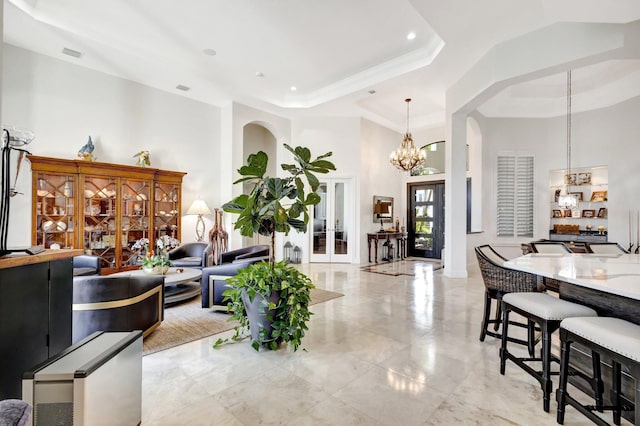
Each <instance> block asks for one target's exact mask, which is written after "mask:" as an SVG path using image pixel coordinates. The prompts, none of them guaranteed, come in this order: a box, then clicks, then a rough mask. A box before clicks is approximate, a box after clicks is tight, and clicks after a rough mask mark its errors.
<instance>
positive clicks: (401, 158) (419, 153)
mask: <svg viewBox="0 0 640 426" xmlns="http://www.w3.org/2000/svg"><path fill="white" fill-rule="evenodd" d="M404 101H405V102H406V103H407V133H405V134H404V138H403V139H402V146H401V147H400V148H398V149H396V150H395V151H393V152H392V153H391V154H390V155H389V162H391V164H393V165H394V166H396V167H397V168H398V170H401V171H405V172H409V171H411V170H413V169H414V168H415V167H417V166H419V165H421V164H422V163H424V162H425V160H426V159H427V154H426V153H425V152H424V150H422V149H418V148H416V147H415V145H414V144H413V138H412V137H411V133H409V102H411V99H405V100H404Z"/></svg>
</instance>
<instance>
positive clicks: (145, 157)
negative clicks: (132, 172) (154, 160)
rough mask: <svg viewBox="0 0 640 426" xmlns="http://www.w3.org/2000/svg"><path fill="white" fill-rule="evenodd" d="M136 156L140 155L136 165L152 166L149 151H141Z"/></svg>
mask: <svg viewBox="0 0 640 426" xmlns="http://www.w3.org/2000/svg"><path fill="white" fill-rule="evenodd" d="M134 157H138V161H136V166H141V167H149V166H151V160H150V159H149V151H140V152H139V153H137V154H136V155H134Z"/></svg>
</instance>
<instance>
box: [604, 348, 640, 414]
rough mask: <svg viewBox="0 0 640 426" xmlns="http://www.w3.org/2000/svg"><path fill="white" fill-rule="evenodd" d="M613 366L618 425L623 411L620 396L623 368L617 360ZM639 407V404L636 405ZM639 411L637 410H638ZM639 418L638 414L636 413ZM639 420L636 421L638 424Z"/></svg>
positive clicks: (614, 404) (615, 410) (614, 402)
mask: <svg viewBox="0 0 640 426" xmlns="http://www.w3.org/2000/svg"><path fill="white" fill-rule="evenodd" d="M611 366H612V367H613V368H612V370H613V373H612V375H613V383H612V385H613V386H612V387H613V407H614V408H613V423H614V424H616V425H619V424H620V413H621V411H622V401H621V398H620V394H621V393H622V369H621V366H620V363H619V362H617V361H613V362H612V363H611ZM636 398H637V395H636ZM636 409H637V406H636ZM636 413H637V412H636ZM636 418H637V414H636ZM637 423H638V422H636V424H637Z"/></svg>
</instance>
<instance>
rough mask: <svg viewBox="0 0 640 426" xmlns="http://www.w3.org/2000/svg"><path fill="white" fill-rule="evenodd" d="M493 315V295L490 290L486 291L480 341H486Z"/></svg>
mask: <svg viewBox="0 0 640 426" xmlns="http://www.w3.org/2000/svg"><path fill="white" fill-rule="evenodd" d="M490 315H491V297H490V296H489V293H488V292H486V291H485V292H484V317H483V318H482V330H480V341H481V342H484V338H485V337H486V335H487V328H489V316H490Z"/></svg>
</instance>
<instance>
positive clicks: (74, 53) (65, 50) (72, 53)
mask: <svg viewBox="0 0 640 426" xmlns="http://www.w3.org/2000/svg"><path fill="white" fill-rule="evenodd" d="M62 53H64V54H65V55H69V56H73V57H74V58H81V57H82V55H83V53H82V52H78V51H77V50H73V49H68V48H66V47H65V48H63V49H62Z"/></svg>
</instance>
